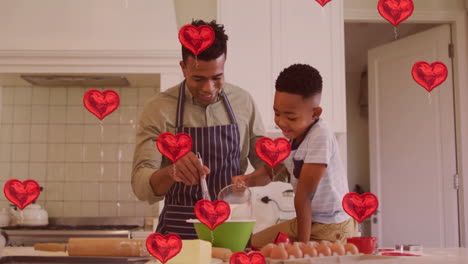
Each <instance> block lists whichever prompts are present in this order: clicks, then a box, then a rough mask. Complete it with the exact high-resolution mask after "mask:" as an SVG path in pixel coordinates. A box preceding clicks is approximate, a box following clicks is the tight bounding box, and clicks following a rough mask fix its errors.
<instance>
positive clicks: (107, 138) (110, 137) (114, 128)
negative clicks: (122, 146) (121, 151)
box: [101, 125, 120, 143]
mask: <svg viewBox="0 0 468 264" xmlns="http://www.w3.org/2000/svg"><path fill="white" fill-rule="evenodd" d="M119 128H120V126H119V125H107V126H106V127H105V128H104V129H103V136H102V137H101V138H102V142H103V143H119V133H120V129H119Z"/></svg>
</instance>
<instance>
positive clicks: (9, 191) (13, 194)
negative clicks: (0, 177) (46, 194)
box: [3, 179, 41, 210]
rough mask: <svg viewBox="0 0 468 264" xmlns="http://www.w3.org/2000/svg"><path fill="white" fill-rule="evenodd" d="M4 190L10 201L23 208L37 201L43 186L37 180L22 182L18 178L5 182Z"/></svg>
mask: <svg viewBox="0 0 468 264" xmlns="http://www.w3.org/2000/svg"><path fill="white" fill-rule="evenodd" d="M3 192H4V193H5V196H6V198H7V199H8V201H10V202H12V203H13V204H14V205H16V206H17V207H18V208H19V209H21V210H23V209H24V208H25V207H26V206H28V205H29V204H31V203H32V202H34V201H36V199H37V198H38V197H39V194H41V187H40V186H39V184H38V183H37V182H36V181H35V180H25V181H23V182H21V181H19V180H17V179H11V180H8V181H7V182H5V185H4V186H3Z"/></svg>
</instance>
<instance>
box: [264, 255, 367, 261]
mask: <svg viewBox="0 0 468 264" xmlns="http://www.w3.org/2000/svg"><path fill="white" fill-rule="evenodd" d="M369 258H370V259H373V258H374V257H373V256H372V255H364V254H359V255H351V254H349V253H348V255H345V256H339V255H338V254H336V253H333V256H323V255H322V254H319V255H318V256H317V257H309V255H306V256H305V257H304V258H295V257H293V256H290V257H289V259H287V260H280V259H271V258H266V261H267V264H305V263H309V264H341V263H348V262H349V263H358V261H362V260H364V259H369ZM344 261H346V262H344Z"/></svg>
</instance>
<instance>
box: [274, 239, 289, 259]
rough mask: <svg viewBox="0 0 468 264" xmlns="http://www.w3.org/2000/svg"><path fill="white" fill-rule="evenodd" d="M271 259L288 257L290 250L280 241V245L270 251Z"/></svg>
mask: <svg viewBox="0 0 468 264" xmlns="http://www.w3.org/2000/svg"><path fill="white" fill-rule="evenodd" d="M270 258H271V259H288V252H287V251H286V248H285V246H284V244H283V243H280V244H279V245H278V246H276V247H274V248H273V249H271V253H270Z"/></svg>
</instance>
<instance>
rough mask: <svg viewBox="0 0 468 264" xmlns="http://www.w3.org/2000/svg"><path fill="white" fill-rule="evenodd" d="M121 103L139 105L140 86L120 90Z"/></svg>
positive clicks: (123, 104)
mask: <svg viewBox="0 0 468 264" xmlns="http://www.w3.org/2000/svg"><path fill="white" fill-rule="evenodd" d="M120 105H121V107H122V106H127V105H138V88H134V87H130V88H123V89H121V90H120Z"/></svg>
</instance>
